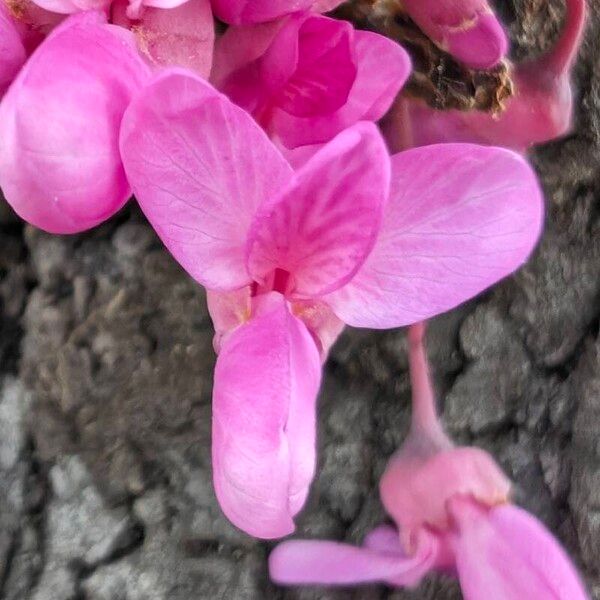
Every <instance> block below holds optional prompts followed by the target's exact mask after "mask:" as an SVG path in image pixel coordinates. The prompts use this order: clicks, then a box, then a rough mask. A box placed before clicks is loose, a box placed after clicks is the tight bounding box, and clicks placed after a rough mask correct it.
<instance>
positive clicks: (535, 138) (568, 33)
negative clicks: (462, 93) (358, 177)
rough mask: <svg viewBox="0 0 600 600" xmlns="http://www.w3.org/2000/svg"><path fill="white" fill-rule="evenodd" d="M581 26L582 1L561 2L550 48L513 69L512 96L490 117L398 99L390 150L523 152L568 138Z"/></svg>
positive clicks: (389, 130)
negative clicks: (495, 148)
mask: <svg viewBox="0 0 600 600" xmlns="http://www.w3.org/2000/svg"><path fill="white" fill-rule="evenodd" d="M584 24H585V0H566V14H565V19H564V23H563V26H562V31H561V33H560V35H559V37H558V40H557V41H556V43H555V44H554V45H553V46H552V48H551V49H550V50H548V51H547V52H546V53H545V54H543V55H542V56H540V57H539V58H535V59H532V60H529V61H525V62H522V63H520V64H518V65H516V66H515V67H514V68H513V70H512V73H511V78H512V81H513V84H514V95H513V96H512V97H510V98H508V99H507V100H506V101H505V106H504V107H503V108H502V109H501V110H500V111H498V112H496V113H489V112H483V111H478V110H470V111H461V110H436V109H434V108H431V107H430V106H428V105H426V104H425V103H424V102H423V101H420V100H417V99H414V98H408V97H406V98H404V97H402V98H400V99H399V100H398V101H397V103H396V105H395V106H394V108H393V110H392V112H391V114H390V119H389V121H388V124H387V127H386V134H387V136H388V139H389V142H390V145H391V146H392V148H393V149H399V148H406V147H412V146H421V145H426V144H433V143H439V142H449V141H451V142H473V143H482V144H493V145H499V146H505V147H507V148H512V149H514V150H517V151H520V152H522V151H525V150H527V149H528V148H529V147H530V146H532V145H534V144H541V143H543V142H547V141H550V140H552V139H555V138H557V137H560V136H562V135H565V134H566V133H568V131H569V130H570V128H571V122H572V112H573V90H572V87H571V73H570V72H571V68H572V66H573V61H574V59H575V56H576V54H577V50H578V48H579V45H580V42H581V37H582V34H583V30H584Z"/></svg>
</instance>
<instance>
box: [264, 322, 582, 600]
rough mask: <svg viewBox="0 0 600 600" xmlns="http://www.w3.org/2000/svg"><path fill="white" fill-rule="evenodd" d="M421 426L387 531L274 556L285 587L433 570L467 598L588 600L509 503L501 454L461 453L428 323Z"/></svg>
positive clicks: (392, 472) (389, 496)
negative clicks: (438, 406)
mask: <svg viewBox="0 0 600 600" xmlns="http://www.w3.org/2000/svg"><path fill="white" fill-rule="evenodd" d="M409 347H410V350H409V355H410V357H409V362H410V370H411V382H412V386H413V415H412V424H411V429H410V432H409V435H408V438H407V440H406V442H405V444H404V446H403V447H402V448H401V449H400V451H399V452H397V453H396V454H395V455H394V456H393V457H392V458H391V460H390V462H389V464H388V466H387V469H386V471H385V473H384V475H383V477H382V479H381V483H380V493H381V499H382V501H383V504H384V506H385V508H386V510H387V512H388V513H389V514H390V516H391V517H392V518H393V520H394V521H395V523H396V526H397V527H396V528H395V527H392V526H388V525H383V526H380V527H378V528H376V529H375V530H374V531H373V532H371V533H370V534H369V535H368V536H367V537H366V539H365V541H364V544H363V546H362V547H354V546H350V545H347V544H342V543H337V542H325V541H308V540H307V541H288V542H284V543H282V544H280V545H279V546H278V547H277V548H276V549H275V550H274V551H273V552H272V553H271V556H270V559H269V567H270V573H271V577H272V578H273V580H274V581H276V582H278V583H282V584H299V583H304V584H307V583H308V584H314V583H323V584H335V585H340V584H343V585H345V584H351V583H364V582H369V581H371V582H374V581H381V582H385V583H388V584H389V585H392V586H413V585H415V584H417V583H418V582H419V581H420V580H421V579H422V578H423V577H424V576H425V575H426V574H427V573H428V572H429V571H431V570H438V571H441V572H444V573H447V574H453V575H456V576H457V577H458V579H459V581H460V585H461V588H462V591H463V595H464V597H465V598H466V599H467V600H484V599H485V600H488V599H490V598H498V599H500V598H501V599H502V600H521V599H522V598H526V597H530V598H556V599H557V600H584V599H585V598H587V595H586V592H585V590H584V588H583V585H582V584H581V581H580V579H579V577H578V575H577V573H576V571H575V569H574V567H573V566H572V564H571V562H570V561H569V559H568V557H567V555H566V554H565V552H564V550H563V549H562V548H561V547H560V545H559V544H558V543H557V542H556V540H555V539H554V538H553V537H552V536H551V535H550V533H549V532H548V531H547V530H546V529H545V527H544V526H543V525H542V524H541V523H540V522H539V521H538V520H537V519H536V518H535V517H533V516H532V515H530V514H528V513H527V512H525V511H524V510H522V509H520V508H518V507H516V506H513V505H511V504H510V503H509V502H508V497H509V494H510V482H509V481H508V479H507V478H506V476H505V475H504V474H503V473H502V471H501V470H500V468H499V467H498V466H497V465H496V463H495V462H494V461H493V459H492V458H491V456H489V455H488V454H487V453H486V452H484V451H482V450H479V449H477V448H456V447H454V445H453V444H452V442H451V441H450V440H449V439H448V437H447V436H446V434H445V432H444V431H443V429H442V427H441V425H440V423H439V421H438V418H437V415H436V411H435V399H434V395H433V391H432V388H431V383H430V381H429V376H428V367H427V361H426V357H425V351H424V348H423V326H422V324H419V325H414V326H412V327H411V330H410V331H409Z"/></svg>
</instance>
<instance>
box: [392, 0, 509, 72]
mask: <svg viewBox="0 0 600 600" xmlns="http://www.w3.org/2000/svg"><path fill="white" fill-rule="evenodd" d="M403 6H404V8H405V10H406V11H407V12H408V14H409V15H410V17H411V18H412V19H413V20H414V21H415V23H417V25H418V26H419V27H420V28H421V29H422V30H423V31H424V32H425V33H426V34H427V35H428V36H429V37H430V38H431V39H432V40H433V41H434V42H435V43H436V44H437V45H438V46H440V47H441V48H442V49H444V50H446V51H448V52H450V54H453V55H454V56H455V57H456V58H457V59H458V60H460V61H462V62H464V63H465V64H466V65H468V66H470V67H472V68H475V69H488V68H490V67H493V66H494V65H495V64H496V63H497V62H498V61H500V59H502V58H503V57H504V55H505V54H506V52H507V50H508V41H507V39H506V34H505V33H504V30H503V29H502V26H501V25H500V23H499V22H498V20H497V19H496V17H495V16H494V13H493V12H492V9H491V8H490V6H489V4H488V3H487V1H486V0H404V2H403Z"/></svg>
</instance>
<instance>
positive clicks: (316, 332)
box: [292, 300, 346, 362]
mask: <svg viewBox="0 0 600 600" xmlns="http://www.w3.org/2000/svg"><path fill="white" fill-rule="evenodd" d="M292 312H293V313H294V315H296V316H297V317H298V318H299V319H300V320H301V321H302V322H303V323H304V324H305V325H306V326H307V327H308V331H309V332H310V334H311V335H312V336H313V339H314V340H315V344H316V345H317V348H318V349H319V353H320V355H321V362H325V361H326V360H327V354H328V353H329V350H330V349H331V346H333V344H334V343H335V341H336V340H337V339H338V337H339V335H340V334H341V333H342V331H343V329H344V327H345V325H346V324H345V323H344V322H343V321H341V320H340V319H338V318H337V317H336V316H335V314H334V312H333V311H332V310H331V309H330V308H329V306H327V304H324V303H323V302H319V301H318V300H317V301H315V300H296V301H295V302H294V303H293V305H292Z"/></svg>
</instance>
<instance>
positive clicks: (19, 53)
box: [0, 2, 27, 97]
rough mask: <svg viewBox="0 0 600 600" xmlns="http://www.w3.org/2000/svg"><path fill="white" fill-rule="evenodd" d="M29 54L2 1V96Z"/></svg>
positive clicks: (0, 84) (0, 66)
mask: <svg viewBox="0 0 600 600" xmlns="http://www.w3.org/2000/svg"><path fill="white" fill-rule="evenodd" d="M26 58H27V55H26V53H25V47H24V46H23V42H22V40H21V36H20V35H19V32H18V31H17V28H16V27H15V24H14V22H13V20H12V18H11V17H10V15H9V14H8V11H7V10H6V7H5V5H4V2H0V97H1V96H2V94H3V93H4V92H5V91H6V88H8V86H9V85H10V84H11V82H12V80H13V79H14V78H15V77H16V75H17V73H18V72H19V69H20V68H21V67H22V66H23V64H24V63H25V59H26Z"/></svg>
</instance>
